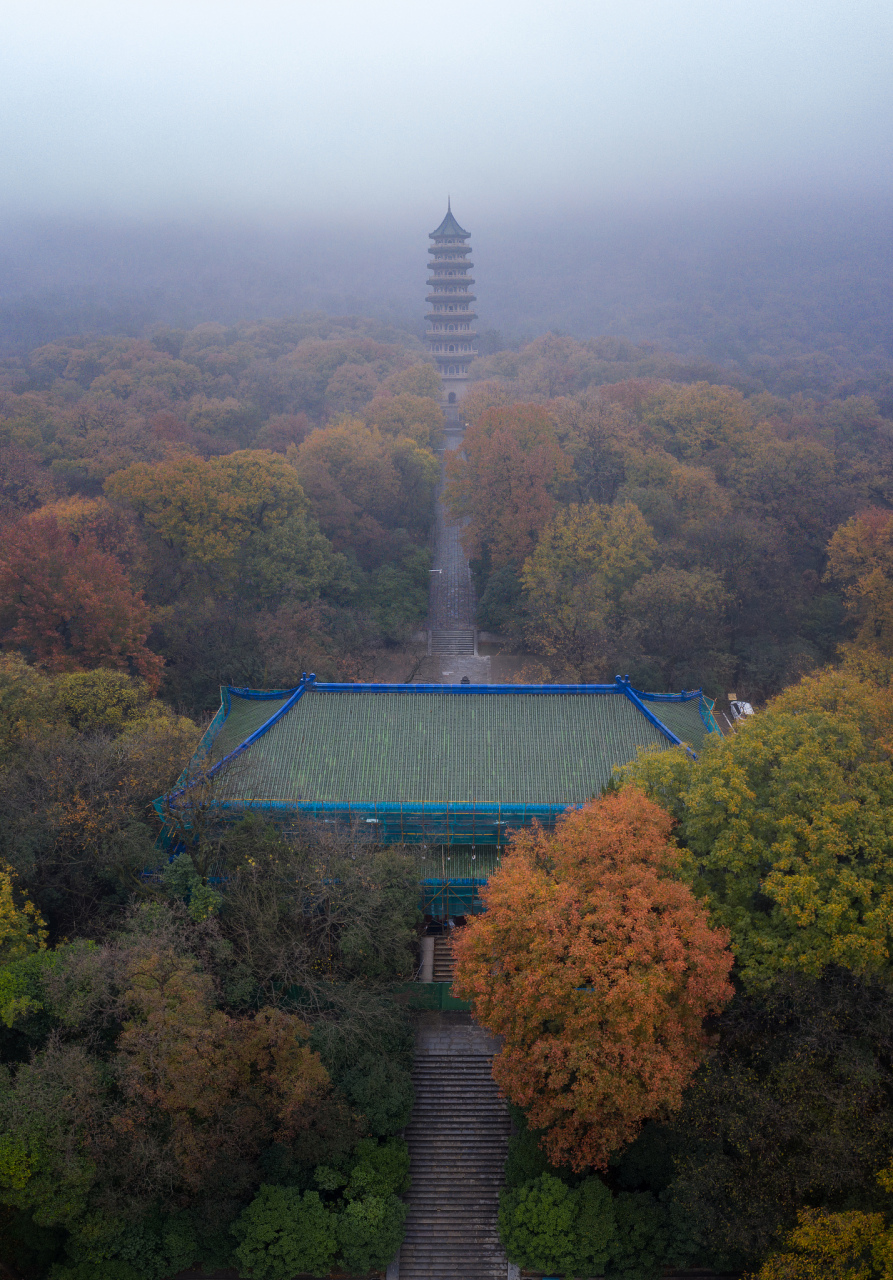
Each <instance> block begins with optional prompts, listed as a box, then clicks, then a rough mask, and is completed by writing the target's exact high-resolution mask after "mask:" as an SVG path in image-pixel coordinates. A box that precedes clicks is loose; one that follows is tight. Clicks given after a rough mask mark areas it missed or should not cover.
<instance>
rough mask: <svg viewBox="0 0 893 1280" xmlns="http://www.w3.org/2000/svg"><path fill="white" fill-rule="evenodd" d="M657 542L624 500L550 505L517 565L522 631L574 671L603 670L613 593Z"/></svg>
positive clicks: (646, 561) (641, 568) (630, 579)
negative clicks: (524, 622) (615, 503)
mask: <svg viewBox="0 0 893 1280" xmlns="http://www.w3.org/2000/svg"><path fill="white" fill-rule="evenodd" d="M656 551H657V543H656V542H655V540H654V537H653V535H652V533H651V530H650V528H649V527H648V524H647V522H646V520H645V518H644V516H643V515H642V513H641V511H640V510H639V508H638V507H637V506H635V505H634V504H633V503H632V502H626V503H624V504H622V505H620V506H613V507H608V506H603V505H601V504H599V503H597V502H587V503H586V504H585V505H584V506H578V505H577V504H576V503H572V504H571V505H570V506H568V507H562V508H560V509H559V510H558V511H556V513H555V515H554V516H553V518H552V519H551V520H550V521H549V523H548V524H547V525H546V527H545V528H544V529H543V531H542V533H541V534H540V537H539V540H538V542H537V544H536V548H535V550H534V551H533V554H532V555H531V556H530V557H529V558H528V559H527V561H526V562H525V564H524V568H523V571H522V573H521V581H522V582H523V584H524V590H525V592H526V605H527V611H528V618H529V622H528V639H529V641H530V642H531V644H532V645H533V646H534V647H535V649H536V650H538V651H539V652H540V653H543V654H546V655H549V656H553V655H556V654H560V655H561V657H562V658H564V659H565V660H567V661H569V662H570V663H571V664H572V665H573V666H574V667H575V668H576V670H577V671H578V672H579V675H580V677H581V678H582V679H588V678H591V677H593V676H596V675H599V674H601V675H604V674H605V670H604V666H605V662H606V661H607V659H608V657H609V637H610V635H611V633H612V630H613V628H614V625H615V623H616V618H617V609H618V605H619V602H620V598H621V596H622V595H623V593H624V592H625V591H626V590H628V588H629V587H631V586H632V585H633V583H634V582H635V581H636V580H637V579H638V578H640V577H641V576H642V574H644V573H646V572H647V571H648V569H650V568H651V561H652V557H653V555H654V554H655V552H656Z"/></svg>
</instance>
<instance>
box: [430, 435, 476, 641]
mask: <svg viewBox="0 0 893 1280" xmlns="http://www.w3.org/2000/svg"><path fill="white" fill-rule="evenodd" d="M463 435H464V430H463V429H461V428H460V429H459V430H447V431H445V432H444V446H443V449H442V450H441V454H440V484H439V485H438V489H437V507H436V513H435V517H434V560H433V563H432V566H431V567H432V569H433V570H434V572H433V573H432V574H431V593H430V596H429V601H428V625H429V627H431V629H432V630H444V631H453V630H459V629H465V628H467V627H470V626H473V625H474V614H475V608H476V607H477V600H476V599H475V594H474V586H473V584H472V581H471V569H470V567H469V564H468V557H467V556H466V554H465V551H464V550H463V548H462V542H461V534H462V530H463V528H464V527H465V526H466V525H467V523H468V520H467V519H465V520H454V519H453V518H452V516H451V515H450V513H449V512H448V511H447V509H446V506H445V504H444V501H443V489H444V484H445V481H446V455H447V454H448V453H451V452H454V451H455V450H457V449H461V447H462V437H463Z"/></svg>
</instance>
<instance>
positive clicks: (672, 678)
mask: <svg viewBox="0 0 893 1280" xmlns="http://www.w3.org/2000/svg"><path fill="white" fill-rule="evenodd" d="M730 603H731V600H730V596H729V593H728V592H727V591H726V588H725V584H724V583H723V580H722V578H721V577H720V575H719V574H718V573H716V572H714V570H712V569H705V568H701V567H698V568H696V569H675V568H673V567H672V566H670V565H663V566H662V567H661V568H660V569H658V570H656V571H655V572H653V573H645V574H643V575H642V577H640V578H639V579H638V581H637V582H636V583H634V584H633V586H632V587H631V588H630V590H629V591H627V592H626V594H625V595H624V597H623V605H622V608H623V613H624V616H625V622H626V626H625V628H624V638H625V639H626V641H627V644H628V652H629V654H630V656H631V657H632V655H634V654H635V652H636V650H638V651H639V652H640V653H641V654H642V655H643V659H644V662H645V663H646V664H647V666H648V667H649V668H650V670H651V671H652V672H654V674H655V675H658V676H659V679H660V683H661V686H662V687H663V688H664V689H673V688H680V687H681V688H698V687H699V686H701V685H703V684H704V683H705V676H706V675H707V674H708V673H709V674H713V672H714V671H715V669H716V667H717V666H719V668H720V674H721V675H723V674H726V672H727V671H728V669H729V667H730V665H731V664H730V663H729V661H728V659H727V658H726V657H725V655H724V654H722V649H723V647H724V646H723V641H724V638H725V635H724V633H725V624H726V613H727V610H728V608H729V605H730ZM641 660H642V659H640V661H641ZM652 678H653V677H652Z"/></svg>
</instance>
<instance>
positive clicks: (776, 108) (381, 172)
mask: <svg viewBox="0 0 893 1280" xmlns="http://www.w3.org/2000/svg"><path fill="white" fill-rule="evenodd" d="M3 21H4V37H3V41H2V45H0V166H2V173H3V182H2V184H0V353H6V354H9V353H22V352H25V351H27V350H29V349H30V348H32V347H34V346H36V345H38V344H39V343H41V342H46V341H50V340H52V339H54V338H57V337H59V336H62V335H65V334H72V333H83V332H87V331H92V330H97V331H100V332H124V333H129V334H141V333H144V332H147V331H149V330H151V328H152V326H153V325H157V324H174V325H185V326H188V325H194V324H197V323H200V322H202V321H205V320H219V321H223V322H232V321H235V320H238V319H245V318H260V317H265V316H267V317H268V316H277V315H289V314H296V313H299V312H301V311H305V310H324V311H328V312H330V313H333V314H345V313H361V314H366V315H372V316H377V317H379V318H381V319H382V320H384V321H386V322H388V323H391V324H396V325H398V326H401V327H403V328H408V329H410V330H412V331H414V332H417V333H420V332H421V328H422V315H423V312H424V301H423V299H424V292H425V288H424V277H425V262H426V251H427V247H428V239H427V233H428V232H429V231H430V230H431V229H432V228H433V227H434V226H435V225H436V224H437V223H438V222H439V221H440V219H441V217H442V216H443V213H444V209H445V204H446V197H447V194H450V195H451V196H452V199H453V208H454V210H455V211H456V213H457V216H458V217H459V219H460V221H461V222H462V223H463V224H464V225H465V226H466V227H467V228H468V229H469V230H470V231H471V233H472V244H473V247H474V259H475V262H476V264H477V265H476V272H475V274H476V277H477V282H478V283H477V288H476V292H477V294H478V298H479V303H478V310H479V312H480V315H481V328H482V329H483V330H486V331H487V333H486V335H485V337H484V340H483V346H484V349H485V350H487V349H494V348H495V347H498V346H500V345H505V344H512V343H517V342H519V341H522V340H524V339H525V338H530V337H533V336H535V335H536V334H539V333H542V332H544V331H546V330H554V331H562V332H568V333H571V334H573V335H574V336H577V337H590V336H594V335H597V334H602V333H609V334H616V335H620V336H625V337H630V338H633V339H636V340H649V341H652V342H656V343H658V344H659V345H661V346H664V347H667V348H668V349H672V350H676V351H681V352H685V353H688V354H692V355H695V356H698V357H704V358H709V359H713V360H717V361H725V362H727V363H729V362H731V363H735V362H737V363H738V364H739V365H741V366H742V367H746V366H747V364H748V362H753V361H754V360H757V359H760V358H762V357H763V356H765V355H766V353H769V352H771V353H774V354H776V355H778V354H784V355H787V356H794V355H797V354H798V353H803V352H817V351H818V352H827V353H831V354H832V355H833V358H834V359H835V360H838V362H840V361H842V362H843V363H844V364H846V363H847V361H852V360H855V361H856V364H857V365H858V366H859V368H860V369H863V370H864V369H865V368H867V366H868V365H871V364H872V362H874V363H873V366H872V367H873V368H874V369H875V372H876V371H877V369H878V368H880V367H881V366H883V367H884V368H887V367H889V366H890V362H891V360H893V302H891V291H890V289H889V281H890V275H891V266H893V261H891V258H893V253H891V247H890V246H891V243H893V241H891V236H890V232H891V229H893V228H891V222H893V174H891V165H890V156H891V154H893V148H891V144H893V77H890V76H889V74H888V68H887V53H888V50H889V48H890V47H891V37H893V7H891V6H890V5H889V4H888V3H875V0H862V3H860V4H858V5H856V6H853V5H851V4H844V3H830V2H829V0H812V2H811V3H806V2H805V0H802V2H801V0H787V2H786V3H785V4H784V5H779V4H778V3H777V0H772V2H771V3H769V2H763V0H750V2H749V3H738V2H731V0H713V2H712V3H706V2H702V0H679V2H678V3H675V4H672V5H671V4H668V3H666V0H623V2H622V3H620V2H619V0H618V2H615V0H599V2H596V0H585V2H584V0H558V2H557V3H553V4H551V5H549V6H545V5H542V4H540V3H531V2H530V0H516V2H514V3H506V2H503V0H480V2H479V3H478V4H477V5H475V6H474V7H472V6H463V5H452V6H446V7H444V6H439V7H435V6H424V5H422V4H420V3H419V2H418V0H412V2H411V3H410V2H409V0H379V3H377V4H375V5H371V4H369V3H368V2H364V3H359V2H357V0H327V3H326V4H321V3H310V2H309V0H288V2H283V3H280V2H279V0H256V2H255V3H250V4H249V3H248V2H247V0H214V3H210V2H208V0H179V2H178V3H176V4H175V3H170V2H169V0H153V3H151V4H150V3H148V0H129V2H128V3H127V4H125V5H121V4H119V3H115V4H112V3H105V2H100V0H78V3H77V4H70V3H68V0H64V2H63V0H32V3H30V4H29V5H27V6H24V5H20V4H16V5H13V4H7V5H5V6H4V12H3ZM875 381H876V379H875ZM872 385H874V384H872Z"/></svg>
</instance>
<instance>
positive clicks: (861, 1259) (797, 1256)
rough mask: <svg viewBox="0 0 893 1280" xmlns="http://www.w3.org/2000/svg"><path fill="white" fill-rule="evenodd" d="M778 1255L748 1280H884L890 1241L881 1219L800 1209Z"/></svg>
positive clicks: (892, 1255) (892, 1256)
mask: <svg viewBox="0 0 893 1280" xmlns="http://www.w3.org/2000/svg"><path fill="white" fill-rule="evenodd" d="M784 1245H785V1247H784V1249H783V1250H781V1251H779V1252H778V1253H773V1254H772V1255H771V1256H770V1257H769V1258H767V1259H766V1261H765V1262H764V1263H763V1265H762V1266H761V1267H760V1269H759V1271H758V1272H757V1274H756V1276H755V1277H753V1280H826V1277H829V1276H834V1277H835V1280H889V1277H890V1276H893V1238H891V1235H890V1231H889V1228H888V1227H887V1223H886V1221H885V1220H884V1215H883V1214H882V1213H862V1212H860V1211H859V1210H857V1209H851V1210H849V1211H846V1212H841V1213H829V1212H828V1210H827V1209H802V1210H801V1211H800V1214H799V1215H798V1220H797V1226H796V1227H795V1228H794V1230H793V1231H791V1232H790V1233H789V1234H788V1236H787V1238H786V1240H785V1242H784Z"/></svg>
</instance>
